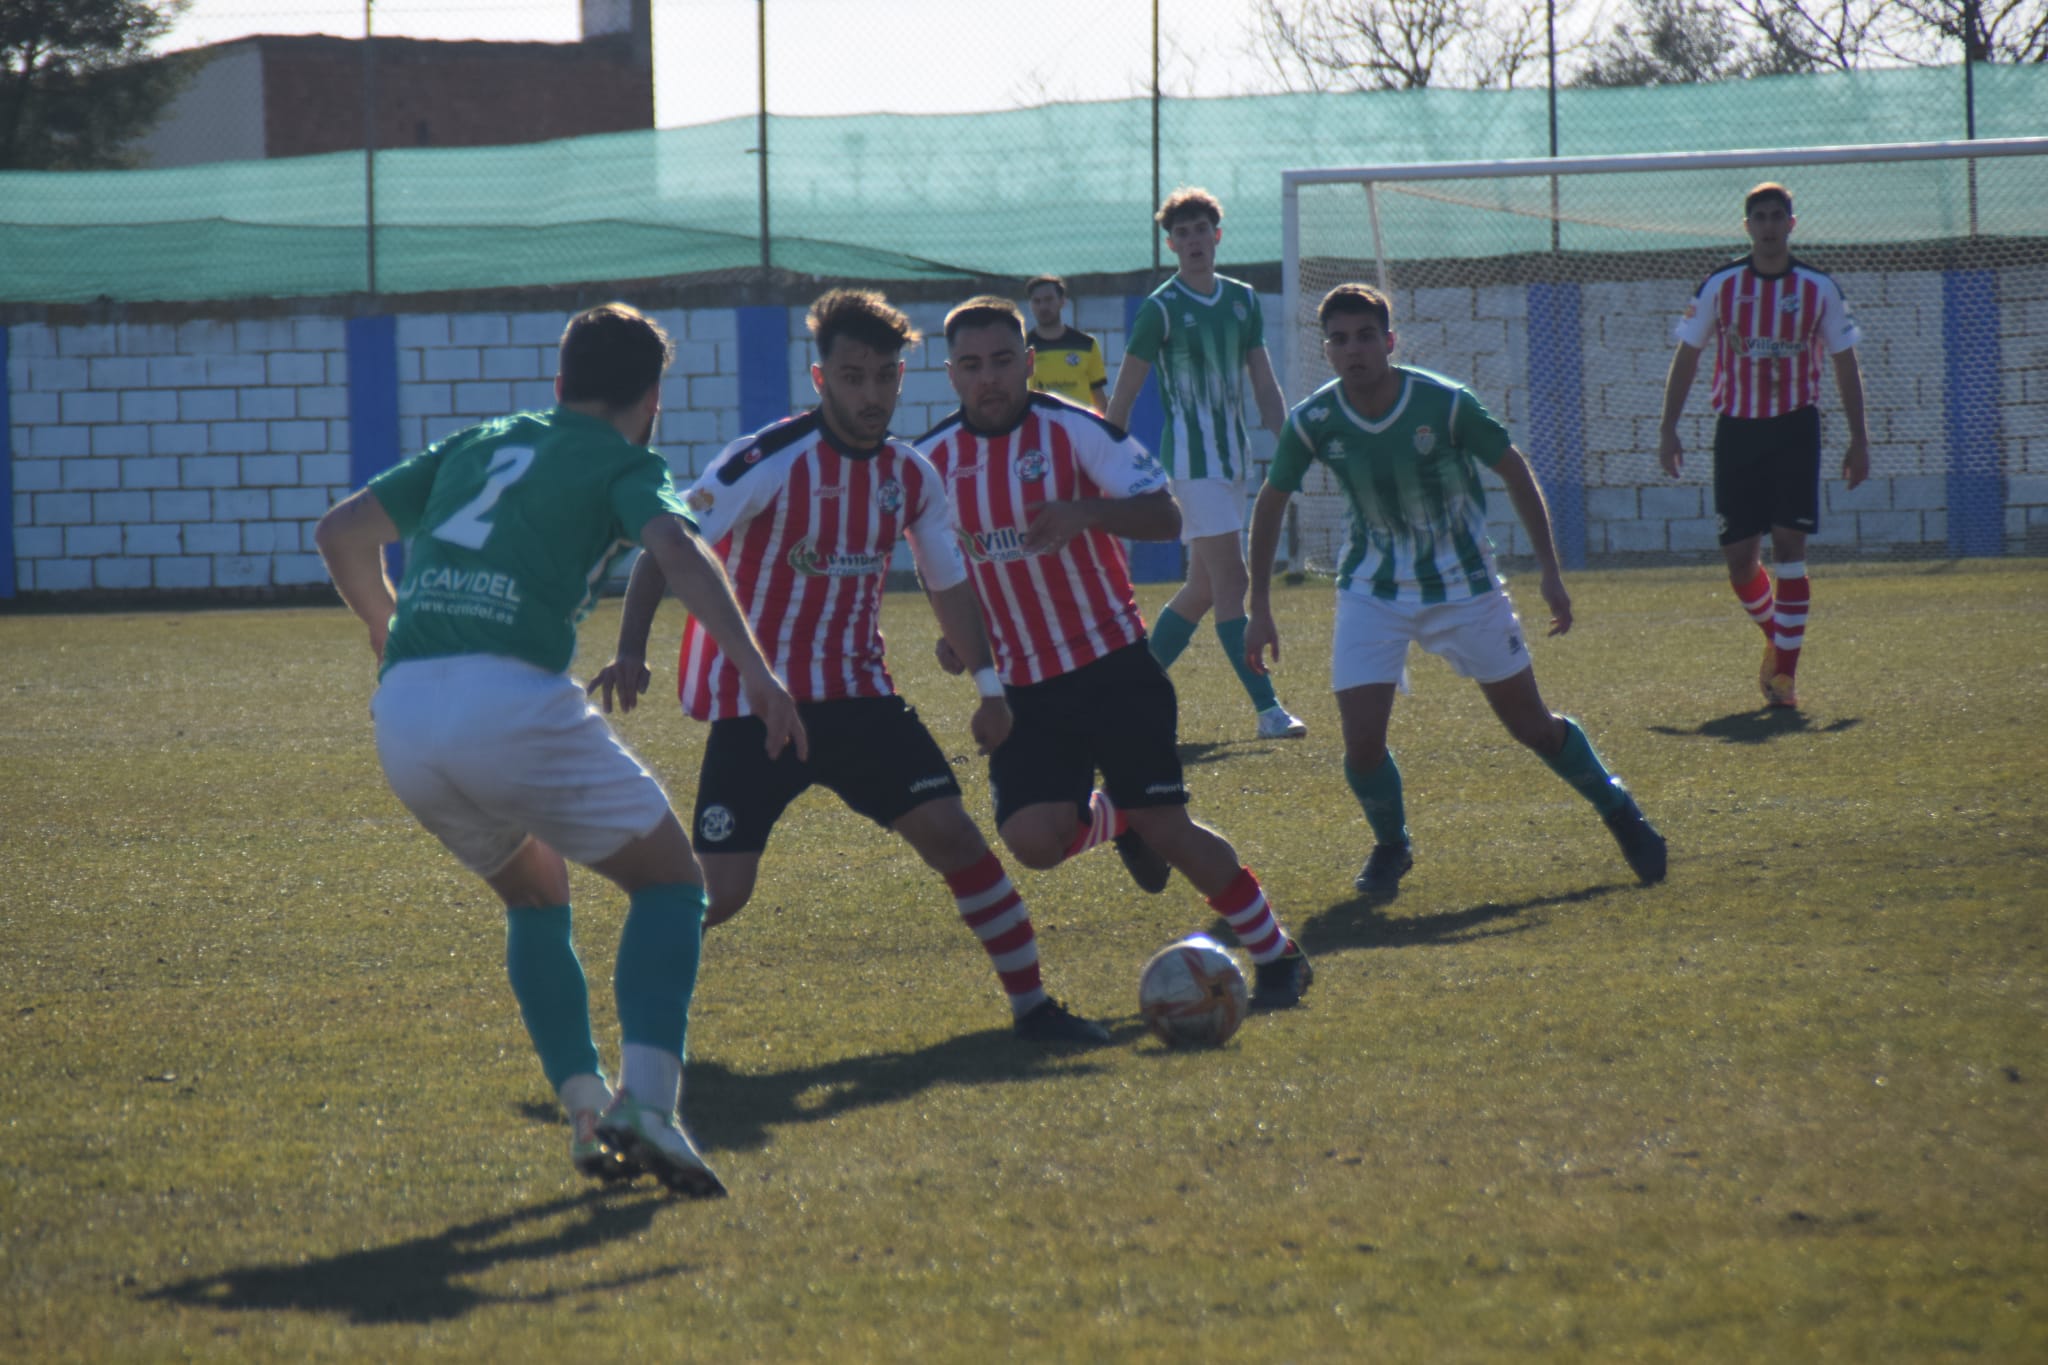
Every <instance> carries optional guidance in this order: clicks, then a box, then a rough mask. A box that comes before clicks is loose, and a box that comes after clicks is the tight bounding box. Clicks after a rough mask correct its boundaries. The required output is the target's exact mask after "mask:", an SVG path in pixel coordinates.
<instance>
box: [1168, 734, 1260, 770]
mask: <svg viewBox="0 0 2048 1365" xmlns="http://www.w3.org/2000/svg"><path fill="white" fill-rule="evenodd" d="M1256 742H1257V741H1254V740H1246V741H1245V743H1247V744H1252V743H1256ZM1174 747H1175V748H1176V749H1178V750H1179V752H1180V766H1181V767H1183V768H1199V767H1201V766H1203V765H1204V764H1208V763H1221V762H1222V761H1223V760H1224V759H1226V758H1229V757H1230V751H1231V750H1232V749H1235V748H1236V747H1237V746H1236V745H1235V744H1228V743H1225V744H1217V743H1211V742H1203V743H1200V744H1186V743H1183V744H1178V745H1175V746H1174Z"/></svg>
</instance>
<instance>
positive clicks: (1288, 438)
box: [1266, 408, 1316, 493]
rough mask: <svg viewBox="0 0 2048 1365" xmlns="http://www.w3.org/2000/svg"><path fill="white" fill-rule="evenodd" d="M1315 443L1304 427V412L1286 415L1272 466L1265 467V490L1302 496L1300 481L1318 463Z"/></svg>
mask: <svg viewBox="0 0 2048 1365" xmlns="http://www.w3.org/2000/svg"><path fill="white" fill-rule="evenodd" d="M1315 459H1316V448H1315V443H1314V442H1313V441H1311V440H1309V435H1308V429H1307V428H1306V427H1304V426H1302V424H1301V409H1300V408H1296V409H1295V410H1294V411H1292V412H1290V413H1288V414H1287V420H1286V422H1284V423H1283V424H1281V427H1280V440H1279V443H1278V444H1277V445H1276V446H1274V448H1273V462H1272V463H1271V464H1269V465H1267V466H1266V486H1267V487H1268V488H1273V489H1277V490H1278V491H1280V492H1282V493H1299V492H1300V491H1301V481H1302V480H1303V479H1304V478H1306V477H1308V469H1309V466H1310V465H1312V464H1314V463H1315Z"/></svg>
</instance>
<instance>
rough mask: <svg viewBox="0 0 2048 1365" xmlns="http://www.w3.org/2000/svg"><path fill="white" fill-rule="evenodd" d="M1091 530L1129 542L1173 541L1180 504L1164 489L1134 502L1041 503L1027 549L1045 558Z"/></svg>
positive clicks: (1028, 529)
mask: <svg viewBox="0 0 2048 1365" xmlns="http://www.w3.org/2000/svg"><path fill="white" fill-rule="evenodd" d="M1089 530H1096V531H1107V532H1109V534H1111V535H1113V536H1121V537H1122V538H1123V539H1125V540H1173V539H1175V538H1176V537H1178V536H1179V535H1180V504H1179V503H1177V502H1175V501H1174V500H1173V494H1171V493H1169V492H1167V491H1166V490H1165V489H1164V488H1160V489H1155V490H1154V491H1152V492H1150V493H1140V494H1138V495H1137V496H1136V497H1130V498H1072V499H1067V500H1064V501H1059V502H1047V503H1041V504H1040V505H1039V508H1038V510H1037V511H1035V512H1033V513H1032V514H1031V522H1030V524H1029V525H1027V526H1026V527H1025V528H1024V535H1023V545H1024V548H1025V549H1027V550H1029V551H1031V552H1032V553H1033V554H1044V553H1046V552H1048V551H1052V550H1057V549H1059V548H1060V546H1062V545H1064V544H1066V543H1067V542H1068V541H1070V540H1072V539H1073V538H1074V537H1075V536H1078V535H1080V534H1081V533H1082V532H1084V531H1089Z"/></svg>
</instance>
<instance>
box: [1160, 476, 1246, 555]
mask: <svg viewBox="0 0 2048 1365" xmlns="http://www.w3.org/2000/svg"><path fill="white" fill-rule="evenodd" d="M1172 488H1173V500H1174V501H1175V502H1177V503H1179V504H1180V539H1181V543H1182V544H1183V545H1186V544H1190V543H1192V542H1193V541H1195V540H1197V539H1199V538H1200V537H1202V536H1241V535H1243V534H1244V480H1242V479H1175V480H1174V481H1173V483H1172Z"/></svg>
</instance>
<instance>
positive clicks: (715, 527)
mask: <svg viewBox="0 0 2048 1365" xmlns="http://www.w3.org/2000/svg"><path fill="white" fill-rule="evenodd" d="M685 501H686V502H688V503H689V505H690V509H691V512H692V515H694V516H695V517H696V519H697V528H698V531H699V533H700V534H701V535H702V536H703V538H704V540H705V542H706V543H707V544H710V545H713V546H715V547H716V550H715V553H716V554H717V555H718V557H719V559H720V560H721V561H722V562H723V563H724V565H725V571H726V574H727V576H729V577H730V578H731V579H732V590H733V596H734V597H736V598H738V599H739V604H740V608H741V610H743V611H745V612H746V614H747V620H748V622H749V623H750V624H751V625H752V626H753V628H754V634H755V636H756V637H757V638H758V639H759V640H760V642H761V649H762V652H763V653H765V654H766V655H767V656H768V662H769V664H770V665H772V666H773V668H774V669H775V672H776V675H777V676H778V677H780V678H781V679H782V681H783V684H784V685H785V686H787V687H788V688H789V691H790V695H791V696H793V697H795V698H796V699H797V700H798V701H800V702H809V701H831V700H834V699H837V698H840V697H886V696H890V695H892V694H893V693H894V692H895V690H896V685H895V683H894V681H893V680H891V678H890V677H889V669H888V666H887V664H886V663H884V661H883V658H882V632H881V628H880V624H879V622H880V615H881V606H882V586H883V581H884V578H885V577H886V575H887V573H888V569H889V558H890V555H891V554H892V553H893V552H894V550H895V548H896V542H897V541H898V540H901V539H903V538H905V537H906V536H907V537H908V538H909V540H910V549H911V554H912V556H913V557H914V558H915V559H916V561H917V568H918V572H919V573H920V574H921V575H922V576H923V578H924V582H925V586H926V587H927V588H929V589H931V590H933V591H939V590H942V589H945V588H949V587H952V586H953V585H955V584H957V583H961V582H963V581H965V580H966V577H967V568H966V566H965V565H964V564H962V563H961V560H960V550H959V547H958V546H957V545H956V544H955V543H954V541H953V537H952V535H951V534H950V532H951V520H952V518H951V515H950V513H949V512H948V510H947V506H946V491H945V485H944V484H943V483H941V482H940V480H939V477H938V475H937V473H936V472H935V471H934V470H933V469H932V467H931V464H930V463H929V462H928V461H927V460H926V459H925V458H924V456H922V455H920V454H918V453H917V451H916V450H915V449H914V448H912V447H911V445H910V444H909V443H908V442H906V441H899V440H897V439H896V438H895V437H893V436H892V437H889V438H887V439H886V440H884V441H883V442H882V444H881V445H879V446H877V447H876V448H875V449H873V450H870V451H860V452H849V451H842V450H841V449H839V448H838V446H836V445H835V444H834V443H833V441H832V438H831V436H830V435H829V434H827V432H826V429H825V424H824V422H823V421H822V420H821V419H820V418H819V416H818V414H817V412H816V411H815V410H813V411H811V412H807V413H803V414H802V415H800V416H796V417H791V418H788V419H786V420H784V421H781V422H777V423H775V424H774V425H773V426H770V427H766V428H764V429H763V430H761V431H759V432H756V433H755V434H754V435H752V436H746V437H742V438H741V439H739V440H737V441H735V442H733V443H732V444H731V445H729V446H727V447H726V448H725V449H724V450H722V451H720V452H719V455H718V458H717V459H715V460H713V461H712V462H711V464H710V465H709V466H708V467H707V468H706V469H705V471H704V473H703V476H702V477H701V478H699V479H698V480H697V482H696V483H695V484H693V485H691V487H690V491H689V493H688V495H687V496H686V498H685ZM676 673H677V675H678V682H677V693H678V695H679V696H681V698H682V702H683V709H684V710H685V711H686V712H688V713H689V714H690V715H691V716H693V717H695V718H696V719H698V720H724V719H726V718H728V717H730V716H743V715H746V714H748V712H749V708H748V706H747V700H746V694H745V693H744V692H742V691H741V690H740V675H739V670H738V669H737V668H735V667H733V665H732V663H731V661H730V660H728V659H727V658H726V657H725V655H724V654H723V653H722V652H721V651H720V650H719V648H718V646H717V645H716V644H715V643H713V642H712V639H711V637H710V635H709V634H707V633H706V632H705V631H704V629H703V628H702V627H701V626H699V625H698V624H697V621H696V618H695V617H692V618H690V620H689V621H687V622H686V623H685V624H684V626H683V646H682V654H681V657H680V659H679V660H678V662H677V665H676Z"/></svg>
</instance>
